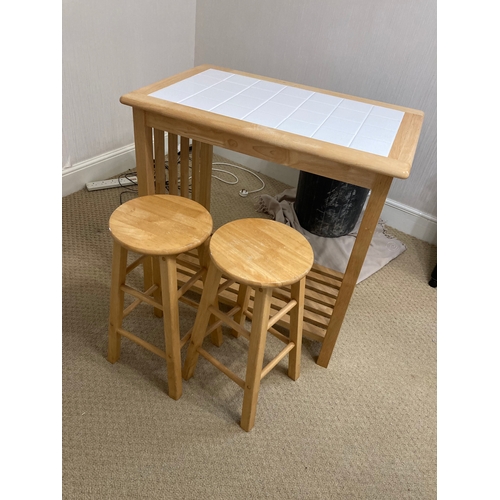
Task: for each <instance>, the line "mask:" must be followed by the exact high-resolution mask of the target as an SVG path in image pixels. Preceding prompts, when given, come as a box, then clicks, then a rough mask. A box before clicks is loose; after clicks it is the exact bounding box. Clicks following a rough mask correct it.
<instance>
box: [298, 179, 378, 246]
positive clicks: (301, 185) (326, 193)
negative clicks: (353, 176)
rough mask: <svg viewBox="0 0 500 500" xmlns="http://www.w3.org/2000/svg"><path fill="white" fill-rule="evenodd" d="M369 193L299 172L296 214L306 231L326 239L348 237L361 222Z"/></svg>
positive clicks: (358, 188)
mask: <svg viewBox="0 0 500 500" xmlns="http://www.w3.org/2000/svg"><path fill="white" fill-rule="evenodd" d="M369 192H370V190H369V189H367V188H363V187H359V186H355V185H353V184H347V183H346V182H340V181H336V180H333V179H328V178H327V177H322V176H321V175H316V174H311V173H308V172H302V171H301V172H300V175H299V182H298V184H297V196H296V199H295V213H296V214H297V218H298V219H299V222H300V225H301V226H302V227H303V228H304V229H305V230H307V231H309V232H310V233H312V234H315V235H317V236H323V237H325V238H338V237H339V236H345V235H346V234H349V233H350V232H351V231H352V230H353V229H354V227H355V226H356V222H358V219H359V216H360V215H361V212H362V210H363V205H364V204H365V201H366V198H367V196H368V193H369Z"/></svg>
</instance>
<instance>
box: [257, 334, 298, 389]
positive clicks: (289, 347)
mask: <svg viewBox="0 0 500 500" xmlns="http://www.w3.org/2000/svg"><path fill="white" fill-rule="evenodd" d="M294 347H295V344H294V343H293V342H289V343H288V345H287V346H286V347H285V348H284V349H283V350H282V351H281V352H280V353H279V354H278V355H277V356H276V357H275V358H274V359H273V360H272V361H270V362H269V363H268V364H267V365H266V366H265V367H264V368H263V369H262V373H261V374H260V379H261V380H262V379H263V378H264V377H265V376H266V375H267V374H268V373H269V372H270V371H271V370H272V369H273V368H274V367H275V366H276V365H277V364H278V363H279V362H280V361H281V360H282V359H283V358H284V357H285V356H286V355H287V354H288V353H289V352H290V351H291V350H292V349H293V348H294Z"/></svg>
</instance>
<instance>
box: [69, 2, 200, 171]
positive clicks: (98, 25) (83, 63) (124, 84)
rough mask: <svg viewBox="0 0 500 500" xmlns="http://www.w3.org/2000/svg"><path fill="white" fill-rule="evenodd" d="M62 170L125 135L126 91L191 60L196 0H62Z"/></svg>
mask: <svg viewBox="0 0 500 500" xmlns="http://www.w3.org/2000/svg"><path fill="white" fill-rule="evenodd" d="M62 6H63V9H62V90H63V95H62V125H63V173H64V168H70V167H71V165H74V164H75V163H79V162H80V163H81V162H84V161H86V160H88V159H91V158H94V157H97V156H99V155H102V154H105V153H108V152H110V151H113V150H116V149H118V148H121V147H123V146H125V145H129V144H132V143H133V140H134V139H133V129H132V112H131V110H130V108H129V107H128V106H124V105H123V104H120V102H119V98H120V96H121V95H123V94H124V93H126V92H129V91H131V90H134V89H137V88H139V87H141V86H144V85H147V84H149V83H152V82H155V81H157V80H160V79H161V78H166V77H168V76H170V75H173V74H176V73H178V72H180V71H184V70H186V69H189V68H191V67H193V62H194V42H195V32H194V30H195V13H196V0H183V1H177V0H141V1H137V0H107V1H102V0H86V1H77V0H63V4H62Z"/></svg>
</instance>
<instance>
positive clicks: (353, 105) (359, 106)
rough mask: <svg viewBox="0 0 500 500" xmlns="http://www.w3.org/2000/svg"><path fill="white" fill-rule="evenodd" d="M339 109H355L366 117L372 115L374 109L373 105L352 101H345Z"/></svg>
mask: <svg viewBox="0 0 500 500" xmlns="http://www.w3.org/2000/svg"><path fill="white" fill-rule="evenodd" d="M339 108H346V109H353V110H355V111H359V112H361V113H365V114H366V115H367V114H368V113H370V111H371V110H372V109H373V104H367V103H366V102H359V101H353V100H351V99H344V100H343V101H342V102H341V103H340V104H339Z"/></svg>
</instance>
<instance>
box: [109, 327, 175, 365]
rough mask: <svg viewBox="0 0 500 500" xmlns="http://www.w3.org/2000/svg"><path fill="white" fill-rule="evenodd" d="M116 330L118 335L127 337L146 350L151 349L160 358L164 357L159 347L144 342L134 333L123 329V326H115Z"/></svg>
mask: <svg viewBox="0 0 500 500" xmlns="http://www.w3.org/2000/svg"><path fill="white" fill-rule="evenodd" d="M116 331H117V332H118V333H119V334H120V335H123V336H124V337H127V338H128V339H130V340H132V342H135V343H136V344H139V345H140V346H141V347H144V348H145V349H147V350H148V351H151V352H153V353H155V354H157V355H158V356H160V357H161V358H163V359H166V354H165V353H164V352H163V351H162V350H161V349H158V347H156V346H154V345H153V344H150V343H149V342H146V341H145V340H143V339H141V338H139V337H137V336H136V335H134V334H133V333H130V332H129V331H127V330H124V329H123V328H117V329H116Z"/></svg>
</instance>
